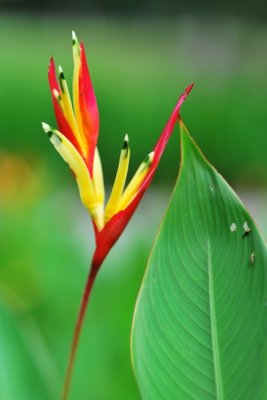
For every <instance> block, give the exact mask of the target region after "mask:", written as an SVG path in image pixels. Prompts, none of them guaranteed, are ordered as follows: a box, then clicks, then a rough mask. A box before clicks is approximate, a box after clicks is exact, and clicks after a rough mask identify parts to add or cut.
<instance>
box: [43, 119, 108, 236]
mask: <svg viewBox="0 0 267 400" xmlns="http://www.w3.org/2000/svg"><path fill="white" fill-rule="evenodd" d="M42 126H43V129H44V131H45V132H46V133H47V135H48V136H49V138H50V141H51V142H52V144H53V145H54V147H55V149H56V150H57V152H58V153H59V154H60V155H61V157H62V158H63V159H64V161H66V163H67V164H68V165H69V167H70V169H71V170H72V171H73V173H74V175H75V177H76V180H77V184H78V188H79V192H80V197H81V201H82V203H83V204H84V205H85V207H86V208H87V209H88V210H89V212H90V214H91V216H92V218H93V220H94V221H95V223H96V225H97V227H98V228H99V229H102V227H103V223H104V221H103V217H102V219H101V216H100V215H99V204H98V202H97V198H96V193H95V190H94V186H93V183H92V181H91V178H90V174H89V172H88V169H87V167H86V165H85V162H84V160H83V158H82V157H81V155H80V153H79V152H78V151H77V150H76V149H75V147H74V146H73V145H72V143H71V142H70V141H69V140H68V139H67V138H66V137H65V136H63V135H62V133H60V132H59V131H58V130H56V129H52V128H51V127H50V126H49V125H48V124H45V123H43V124H42Z"/></svg>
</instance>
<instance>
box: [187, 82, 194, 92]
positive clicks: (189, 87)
mask: <svg viewBox="0 0 267 400" xmlns="http://www.w3.org/2000/svg"><path fill="white" fill-rule="evenodd" d="M194 86H195V83H194V82H193V83H191V84H190V85H188V86H187V87H186V88H185V93H186V94H189V93H190V92H191V90H192V89H193V87H194Z"/></svg>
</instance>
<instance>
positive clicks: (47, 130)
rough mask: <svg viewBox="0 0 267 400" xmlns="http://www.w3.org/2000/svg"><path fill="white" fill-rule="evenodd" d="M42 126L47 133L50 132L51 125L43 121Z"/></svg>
mask: <svg viewBox="0 0 267 400" xmlns="http://www.w3.org/2000/svg"><path fill="white" fill-rule="evenodd" d="M42 128H43V130H44V131H45V133H48V132H50V131H51V126H50V125H48V124H47V123H46V122H42Z"/></svg>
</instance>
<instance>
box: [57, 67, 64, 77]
mask: <svg viewBox="0 0 267 400" xmlns="http://www.w3.org/2000/svg"><path fill="white" fill-rule="evenodd" d="M58 73H59V75H61V74H63V76H64V73H63V69H62V67H61V65H59V66H58Z"/></svg>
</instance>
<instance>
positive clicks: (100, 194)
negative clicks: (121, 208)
mask: <svg viewBox="0 0 267 400" xmlns="http://www.w3.org/2000/svg"><path fill="white" fill-rule="evenodd" d="M93 184H94V188H95V193H96V198H97V201H98V202H99V203H103V204H104V201H105V187H104V177H103V170H102V164H101V159H100V156H99V152H98V149H97V148H96V149H95V156H94V166H93Z"/></svg>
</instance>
